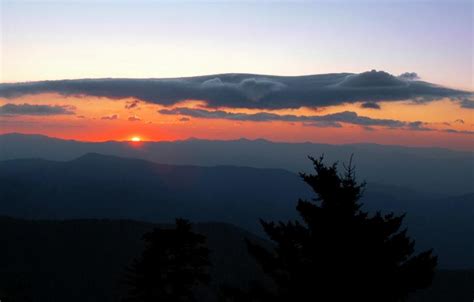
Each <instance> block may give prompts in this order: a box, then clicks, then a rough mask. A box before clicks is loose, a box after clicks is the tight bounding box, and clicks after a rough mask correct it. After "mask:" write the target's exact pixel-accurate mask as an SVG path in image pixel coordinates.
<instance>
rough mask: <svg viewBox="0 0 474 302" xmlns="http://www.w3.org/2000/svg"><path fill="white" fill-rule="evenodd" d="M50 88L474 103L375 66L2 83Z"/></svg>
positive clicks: (16, 90)
mask: <svg viewBox="0 0 474 302" xmlns="http://www.w3.org/2000/svg"><path fill="white" fill-rule="evenodd" d="M48 92H52V93H59V94H61V95H65V96H69V95H89V96H99V97H108V98H116V99H121V98H128V97H133V98H135V99H137V100H142V101H145V102H149V103H155V104H161V105H173V104H176V103H178V102H180V101H183V100H189V99H194V100H203V101H206V102H207V104H208V106H209V107H210V108H217V107H233V108H259V109H283V108H299V107H302V106H306V107H322V106H330V105H338V104H342V103H354V102H363V103H366V104H370V105H366V106H372V107H370V108H376V107H377V106H376V105H377V104H376V103H377V102H380V101H400V100H412V101H414V102H429V101H432V100H437V99H441V98H445V97H447V98H450V99H451V100H453V101H455V102H458V103H459V104H460V105H461V106H462V107H465V108H472V107H473V106H472V104H473V94H472V92H467V91H461V90H456V89H451V88H446V87H441V86H437V85H434V84H431V83H427V82H423V81H419V80H418V76H417V75H416V74H415V73H405V74H402V75H400V76H393V75H391V74H388V73H386V72H384V71H375V70H372V71H369V72H364V73H360V74H351V73H334V74H320V75H308V76H271V75H255V74H219V75H209V76H198V77H187V78H169V79H82V80H60V81H42V82H28V83H13V84H12V83H8V84H0V97H5V98H14V97H19V96H22V95H27V94H38V93H48ZM374 104H375V105H374ZM135 105H136V104H135ZM131 106H134V105H131Z"/></svg>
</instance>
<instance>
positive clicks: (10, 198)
mask: <svg viewBox="0 0 474 302" xmlns="http://www.w3.org/2000/svg"><path fill="white" fill-rule="evenodd" d="M300 197H302V198H311V197H313V196H312V192H311V191H310V189H309V187H308V186H306V185H305V184H304V182H303V181H302V180H301V179H300V178H299V177H298V176H297V175H296V174H294V173H292V172H288V171H285V170H281V169H258V168H249V167H233V166H216V167H198V166H185V165H182V166H178V165H164V164H155V163H152V162H148V161H145V160H140V159H129V158H120V157H115V156H106V155H100V154H96V153H91V154H86V155H84V156H81V157H79V158H77V159H74V160H71V161H50V160H43V159H17V160H6V161H0V199H1V200H2V202H1V203H0V215H9V216H14V217H23V218H31V219H39V218H41V219H71V218H111V219H137V220H145V221H151V222H169V221H172V220H173V219H174V218H175V217H184V218H188V219H191V220H192V221H196V222H205V221H222V222H226V223H232V224H235V225H238V226H240V227H243V228H245V229H247V230H250V231H252V232H254V233H256V234H262V232H261V228H260V226H259V224H258V219H259V218H263V219H266V220H287V219H296V218H297V215H296V212H295V205H296V201H297V200H298V198H300ZM473 201H474V194H465V195H460V196H457V197H450V198H446V199H443V198H436V199H435V198H433V197H431V196H427V195H426V194H421V193H417V192H416V191H412V190H409V189H406V188H404V187H400V186H388V185H379V184H376V183H369V184H368V187H367V191H366V195H365V197H364V199H363V202H364V204H365V209H368V210H371V211H375V210H382V211H389V210H390V211H392V210H393V211H396V212H398V213H401V212H407V213H408V215H407V226H408V227H409V232H410V234H412V235H413V236H414V237H415V238H416V240H417V247H418V248H423V249H426V248H430V247H434V248H435V251H436V253H437V254H439V255H440V265H441V267H442V268H474V256H473V255H474V241H472V240H471V238H474V224H473V223H472V217H474V202H473Z"/></svg>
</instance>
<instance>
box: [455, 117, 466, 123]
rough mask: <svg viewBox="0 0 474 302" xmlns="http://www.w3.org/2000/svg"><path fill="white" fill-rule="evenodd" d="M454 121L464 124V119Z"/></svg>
mask: <svg viewBox="0 0 474 302" xmlns="http://www.w3.org/2000/svg"><path fill="white" fill-rule="evenodd" d="M454 123H459V124H464V120H463V119H460V118H459V119H457V120H455V121H454Z"/></svg>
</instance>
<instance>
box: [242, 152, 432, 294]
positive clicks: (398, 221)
mask: <svg viewBox="0 0 474 302" xmlns="http://www.w3.org/2000/svg"><path fill="white" fill-rule="evenodd" d="M310 159H311V161H312V162H313V165H314V169H315V172H316V173H315V174H301V177H302V178H303V180H304V181H305V182H306V183H307V184H308V185H309V186H310V187H311V188H312V189H313V191H314V193H316V198H315V199H313V200H312V201H305V200H299V201H298V205H297V207H296V209H297V211H298V212H299V214H300V215H301V218H302V222H298V221H295V222H287V223H283V222H279V223H278V224H275V223H274V222H265V221H261V224H262V226H263V228H264V230H265V232H266V233H267V235H268V236H269V238H270V239H271V240H272V241H274V242H275V243H276V246H275V249H274V250H273V251H269V250H267V249H265V248H263V247H261V246H259V245H256V244H252V243H250V242H248V246H249V251H250V253H251V254H252V255H253V256H254V257H255V258H256V260H257V261H258V262H259V264H260V265H261V266H262V268H263V270H264V271H265V272H266V273H267V274H268V275H269V276H270V277H271V279H272V280H273V281H274V283H275V287H276V288H275V289H274V290H272V294H271V296H267V299H268V300H271V301H389V302H390V301H403V300H404V299H405V298H406V297H407V295H408V294H409V293H411V292H413V291H415V290H417V289H420V288H424V287H428V286H429V285H430V284H431V281H432V278H433V275H434V269H435V267H436V264H437V258H436V257H435V256H433V254H432V251H431V250H430V251H425V252H422V253H420V254H417V255H415V254H414V241H413V240H411V239H410V238H409V237H408V236H407V233H406V230H405V229H404V230H400V229H401V225H402V221H403V218H404V215H401V216H397V215H394V214H393V213H391V214H388V215H382V214H381V213H380V212H377V213H376V214H375V215H372V216H369V215H368V213H366V212H364V211H362V210H361V203H360V202H359V199H360V198H361V195H362V192H363V188H364V186H365V184H364V183H362V184H358V183H357V182H356V178H355V174H354V168H353V166H352V163H351V162H352V160H351V162H350V163H349V166H348V167H345V173H343V175H340V174H339V173H338V170H337V164H333V165H332V166H326V165H325V164H324V163H323V158H322V157H321V158H319V159H314V158H312V157H310ZM241 296H243V295H241ZM250 296H253V297H248V296H247V297H245V298H244V299H246V300H247V301H251V300H254V301H261V300H266V299H265V298H257V299H255V296H254V295H252V294H251V295H250ZM260 296H262V295H261V294H260ZM249 298H250V299H249Z"/></svg>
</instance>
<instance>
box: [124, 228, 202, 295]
mask: <svg viewBox="0 0 474 302" xmlns="http://www.w3.org/2000/svg"><path fill="white" fill-rule="evenodd" d="M143 239H144V240H145V244H146V245H145V249H144V251H143V254H142V255H141V258H139V259H136V260H135V261H134V263H133V265H132V267H131V268H130V269H129V272H128V276H127V283H128V284H129V285H130V291H129V298H128V301H137V302H138V301H140V302H148V301H149V302H151V301H153V302H156V301H162V302H171V301H194V300H195V299H194V296H193V288H194V287H195V286H197V285H199V284H205V283H207V282H208V281H209V275H208V266H209V265H210V262H209V250H208V249H207V247H206V245H205V242H206V239H205V237H204V236H203V235H200V234H196V233H194V232H192V231H191V224H190V223H189V222H188V221H186V220H183V219H177V220H176V228H175V229H161V228H155V229H154V230H153V231H152V232H149V233H146V234H145V235H144V236H143Z"/></svg>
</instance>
